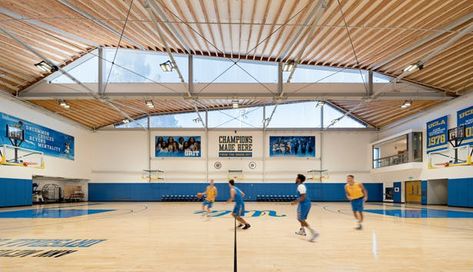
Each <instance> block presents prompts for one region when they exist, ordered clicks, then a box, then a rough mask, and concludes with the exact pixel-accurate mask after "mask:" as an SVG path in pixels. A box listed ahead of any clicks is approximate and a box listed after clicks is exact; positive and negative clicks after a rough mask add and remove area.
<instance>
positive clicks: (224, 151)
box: [218, 136, 253, 158]
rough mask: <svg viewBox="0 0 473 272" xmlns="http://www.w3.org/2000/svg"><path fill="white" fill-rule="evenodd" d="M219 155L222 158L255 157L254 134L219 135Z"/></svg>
mask: <svg viewBox="0 0 473 272" xmlns="http://www.w3.org/2000/svg"><path fill="white" fill-rule="evenodd" d="M218 156H219V157H221V158H234V157H237V158H251V157H253V136H219V137H218Z"/></svg>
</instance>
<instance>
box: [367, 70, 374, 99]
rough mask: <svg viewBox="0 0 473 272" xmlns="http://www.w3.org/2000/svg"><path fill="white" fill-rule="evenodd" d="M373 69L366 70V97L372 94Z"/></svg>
mask: <svg viewBox="0 0 473 272" xmlns="http://www.w3.org/2000/svg"><path fill="white" fill-rule="evenodd" d="M373 93H374V91H373V71H371V70H368V93H367V94H366V96H367V97H371V96H372V95H373Z"/></svg>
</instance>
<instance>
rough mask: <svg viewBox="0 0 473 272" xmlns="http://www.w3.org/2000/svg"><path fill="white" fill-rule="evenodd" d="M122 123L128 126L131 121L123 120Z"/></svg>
mask: <svg viewBox="0 0 473 272" xmlns="http://www.w3.org/2000/svg"><path fill="white" fill-rule="evenodd" d="M122 123H123V124H128V123H130V120H128V119H123V121H122Z"/></svg>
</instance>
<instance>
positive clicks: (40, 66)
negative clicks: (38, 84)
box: [34, 60, 58, 73]
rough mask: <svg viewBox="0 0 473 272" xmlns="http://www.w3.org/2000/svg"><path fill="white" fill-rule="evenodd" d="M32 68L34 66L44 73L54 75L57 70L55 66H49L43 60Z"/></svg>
mask: <svg viewBox="0 0 473 272" xmlns="http://www.w3.org/2000/svg"><path fill="white" fill-rule="evenodd" d="M34 66H36V68H38V69H39V70H41V71H43V72H46V73H54V72H56V71H57V70H58V68H57V66H56V65H51V64H49V63H47V62H46V61H44V60H42V61H41V62H38V63H36V64H35V65H34Z"/></svg>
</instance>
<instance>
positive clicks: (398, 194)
mask: <svg viewBox="0 0 473 272" xmlns="http://www.w3.org/2000/svg"><path fill="white" fill-rule="evenodd" d="M393 190H394V192H393V202H394V203H401V201H402V182H399V181H397V182H394V183H393Z"/></svg>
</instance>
